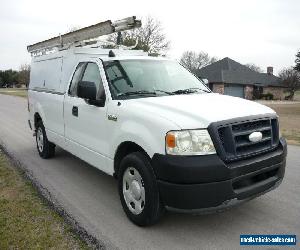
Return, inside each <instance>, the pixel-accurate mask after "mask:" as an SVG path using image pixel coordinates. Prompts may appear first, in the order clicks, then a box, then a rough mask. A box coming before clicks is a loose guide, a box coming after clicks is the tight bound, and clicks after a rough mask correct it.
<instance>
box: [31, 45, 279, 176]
mask: <svg viewBox="0 0 300 250" xmlns="http://www.w3.org/2000/svg"><path fill="white" fill-rule="evenodd" d="M92 51H93V53H90V52H91V50H90V49H86V50H83V49H80V53H78V51H76V49H74V50H69V51H63V52H60V53H56V54H51V55H47V56H41V57H37V58H34V59H33V61H32V66H33V67H32V69H33V72H32V75H34V76H35V77H34V78H32V79H31V81H32V82H31V83H30V88H38V89H43V88H44V87H43V82H44V80H46V82H47V83H48V82H49V83H51V82H52V81H49V79H55V78H56V79H57V82H60V84H56V82H55V81H53V84H51V85H50V86H49V88H44V89H45V91H49V90H53V91H55V92H59V93H61V94H59V95H57V94H54V93H45V92H36V91H32V90H30V91H29V95H28V96H29V104H30V113H29V119H30V120H31V122H32V124H33V121H34V114H35V113H36V112H38V113H39V114H40V116H41V118H42V120H43V123H44V125H45V127H46V130H47V135H48V138H49V140H50V141H52V142H54V143H56V144H57V145H59V146H61V147H62V148H64V149H66V150H67V151H70V152H71V153H73V154H74V155H76V156H78V157H79V158H81V159H83V160H85V161H87V162H88V163H90V164H91V165H93V166H95V167H97V168H99V169H100V170H102V171H104V172H106V173H108V174H110V175H112V174H113V172H114V168H113V166H114V165H113V159H114V156H115V153H116V151H117V149H118V147H119V145H120V144H121V143H122V142H127V141H130V142H134V143H136V144H138V145H139V146H141V147H142V148H143V149H144V150H145V151H146V152H147V154H148V155H149V157H152V156H153V155H154V154H155V153H159V154H165V136H166V133H167V132H168V131H171V130H180V129H197V128H204V129H205V128H207V127H208V126H209V124H210V123H212V122H216V121H221V120H227V119H232V118H237V117H244V116H251V115H258V114H271V113H272V114H273V113H275V112H274V111H273V110H272V109H270V108H268V107H266V106H264V105H261V104H258V103H255V102H251V101H247V100H244V99H240V98H236V97H230V96H223V95H219V94H213V93H201V94H200V93H199V94H189V95H172V96H158V97H148V98H139V99H130V100H122V101H117V100H113V99H112V98H111V95H110V91H109V86H108V82H107V80H106V77H105V72H104V69H103V67H102V63H101V60H100V59H99V57H101V58H102V59H103V60H111V59H110V58H108V57H107V55H103V54H105V53H107V52H108V51H107V50H106V51H105V50H102V49H93V50H92ZM124 53H125V52H124ZM124 53H123V54H124ZM132 53H134V52H133V51H131V52H130V53H129V54H130V55H128V56H125V55H120V56H118V57H115V58H113V59H119V60H122V59H126V60H130V59H136V58H139V59H142V60H166V59H163V58H152V57H145V56H133V55H132ZM137 53H139V52H137ZM58 55H60V56H61V57H62V62H63V65H62V67H51V66H52V63H53V60H54V59H53V58H57V56H58ZM60 61H61V59H59V60H58V63H59V62H60ZM41 62H42V63H41ZM79 62H93V63H96V64H97V65H98V68H99V71H100V74H101V78H102V82H103V85H104V89H105V93H106V102H105V106H104V107H96V106H93V105H90V104H88V103H87V102H86V101H85V100H83V99H81V98H78V97H72V96H69V95H68V89H69V84H70V81H71V79H72V75H73V72H74V70H75V69H76V66H77V64H78V63H79ZM61 69H62V70H61ZM44 72H46V74H44ZM48 78H49V79H48ZM119 102H120V103H121V105H118V103H119ZM73 106H76V107H78V117H75V116H73V115H72V108H73ZM108 115H110V116H114V117H116V118H117V121H112V120H109V119H108Z"/></svg>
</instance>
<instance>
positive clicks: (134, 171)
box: [118, 152, 164, 226]
mask: <svg viewBox="0 0 300 250" xmlns="http://www.w3.org/2000/svg"><path fill="white" fill-rule="evenodd" d="M118 176H119V178H118V187H119V195H120V200H121V203H122V206H123V209H124V211H125V213H126V215H127V217H128V218H129V219H130V220H131V221H132V222H133V223H134V224H136V225H138V226H149V225H152V224H155V223H156V222H157V221H158V220H159V219H160V217H161V215H162V214H163V211H164V207H163V205H162V203H161V201H160V198H159V191H158V186H157V182H156V177H155V175H154V172H153V169H152V167H151V164H150V162H149V160H148V157H147V156H146V155H145V154H144V153H142V152H134V153H131V154H129V155H127V156H126V157H124V159H123V160H122V161H121V164H120V170H119V175H118Z"/></svg>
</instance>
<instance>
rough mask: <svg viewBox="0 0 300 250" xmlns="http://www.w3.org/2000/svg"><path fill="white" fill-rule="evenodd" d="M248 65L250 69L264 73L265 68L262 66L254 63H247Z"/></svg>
mask: <svg viewBox="0 0 300 250" xmlns="http://www.w3.org/2000/svg"><path fill="white" fill-rule="evenodd" d="M245 66H246V67H248V68H249V69H251V70H253V71H255V72H258V73H263V70H262V68H261V67H259V66H257V65H256V64H254V63H247V64H245Z"/></svg>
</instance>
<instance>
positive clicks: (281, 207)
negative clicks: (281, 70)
mask: <svg viewBox="0 0 300 250" xmlns="http://www.w3.org/2000/svg"><path fill="white" fill-rule="evenodd" d="M0 145H1V146H2V147H3V148H4V149H5V151H7V152H8V153H9V155H10V156H11V157H13V158H14V160H15V161H16V162H19V163H20V164H21V167H22V168H23V169H24V170H25V171H26V173H27V174H28V175H29V176H30V178H31V179H32V180H33V181H34V182H35V184H36V186H37V187H38V188H39V189H40V191H41V192H42V193H43V194H44V195H45V196H46V198H47V199H48V200H49V201H50V202H51V203H53V205H54V207H55V208H56V209H58V211H60V212H63V213H65V214H66V216H67V217H68V220H69V221H70V222H72V223H73V224H74V227H76V228H77V229H78V230H79V231H80V232H81V233H83V234H84V235H85V237H86V238H88V237H89V236H91V239H93V237H94V239H96V240H97V241H98V243H99V245H101V246H103V247H105V248H107V249H239V248H240V245H239V236H240V234H296V235H297V238H298V247H299V239H300V147H297V146H288V159H287V168H286V175H285V178H284V180H283V182H282V184H281V185H280V186H279V187H278V188H277V189H275V190H273V191H271V192H270V193H267V194H265V195H263V196H261V197H258V198H256V199H254V200H252V201H249V202H247V203H244V204H242V205H240V206H238V207H234V208H232V209H230V210H229V211H225V212H222V213H216V214H210V215H188V214H176V213H167V214H166V215H165V217H164V218H163V219H162V220H161V221H160V222H159V223H158V224H156V225H154V226H152V227H148V228H140V227H137V226H135V225H133V224H132V223H131V222H130V221H129V220H128V219H127V217H126V216H125V214H124V212H123V210H122V207H121V203H120V201H119V197H118V192H117V182H116V180H115V179H113V178H112V177H110V176H107V175H106V174H104V173H102V172H101V171H99V170H97V169H96V168H94V167H92V166H90V165H88V164H87V163H85V162H83V161H82V160H80V159H78V158H76V157H75V156H73V155H71V154H70V153H68V152H66V151H64V150H62V149H57V152H56V157H55V158H53V159H49V160H43V159H41V158H40V157H39V156H38V153H37V150H36V146H35V138H34V137H33V136H32V132H31V131H30V129H29V127H28V123H27V103H26V99H24V98H20V97H13V96H7V95H1V94H0ZM94 242H95V241H94ZM250 248H251V249H254V248H252V247H250ZM256 248H257V247H256ZM262 248H263V249H267V248H265V247H262ZM246 249H249V247H248V248H246ZM268 249H269V248H268ZM272 249H277V248H272ZM278 249H280V248H278Z"/></svg>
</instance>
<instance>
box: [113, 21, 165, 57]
mask: <svg viewBox="0 0 300 250" xmlns="http://www.w3.org/2000/svg"><path fill="white" fill-rule="evenodd" d="M109 40H111V41H113V42H115V43H116V41H117V34H113V35H111V36H110V37H109ZM122 40H123V41H122V44H123V45H125V46H133V45H135V44H136V41H137V46H136V47H135V49H141V50H144V51H146V52H149V54H150V55H158V54H163V53H165V52H166V51H167V50H168V49H169V48H170V41H168V40H167V37H166V34H165V33H164V31H163V28H162V25H161V22H160V21H158V20H156V19H154V18H153V17H150V16H148V17H146V18H143V19H142V27H141V28H138V29H133V30H128V31H123V32H122Z"/></svg>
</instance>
